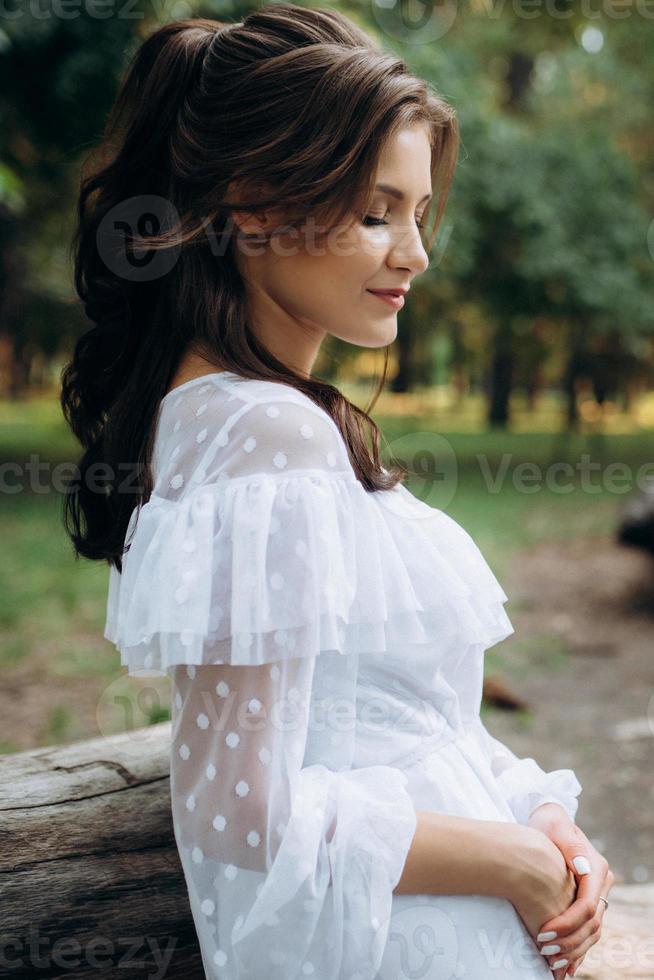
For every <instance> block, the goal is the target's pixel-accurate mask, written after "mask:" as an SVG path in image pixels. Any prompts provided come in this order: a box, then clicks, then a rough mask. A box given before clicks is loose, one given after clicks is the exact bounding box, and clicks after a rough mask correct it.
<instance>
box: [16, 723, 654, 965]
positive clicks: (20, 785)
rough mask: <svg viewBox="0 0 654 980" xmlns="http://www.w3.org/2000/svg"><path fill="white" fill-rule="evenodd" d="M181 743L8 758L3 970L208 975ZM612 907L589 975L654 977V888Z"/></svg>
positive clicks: (621, 896)
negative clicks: (176, 747)
mask: <svg viewBox="0 0 654 980" xmlns="http://www.w3.org/2000/svg"><path fill="white" fill-rule="evenodd" d="M169 745H170V722H164V723H162V724H158V725H152V726H151V727H149V728H142V729H137V730H135V731H132V732H125V733H123V734H120V735H114V736H111V737H108V738H106V737H102V738H96V739H90V740H87V741H81V742H74V743H72V744H70V745H64V746H56V747H51V748H46V749H36V750H34V749H32V750H29V751H27V752H18V753H15V754H13V755H7V756H3V757H2V760H1V767H2V783H1V786H0V821H1V824H0V826H1V839H2V843H3V846H2V848H1V849H0V874H1V875H2V877H1V878H0V881H1V882H2V886H1V892H2V926H1V927H0V936H1V939H0V976H3V977H4V976H10V977H15V978H19V980H37V978H38V980H40V978H44V980H45V978H62V977H67V978H78V977H79V978H90V977H92V976H94V977H95V976H98V975H99V974H105V975H109V976H112V977H114V976H118V977H120V978H121V980H132V978H140V980H142V978H149V980H160V978H163V977H166V978H167V980H177V978H180V980H181V978H183V980H204V976H205V974H204V970H203V967H202V960H201V957H200V952H199V947H198V943H197V937H196V933H195V928H194V925H193V919H192V917H191V912H190V908H189V904H188V898H187V893H186V884H185V881H184V875H183V872H182V868H181V864H180V862H179V857H178V853H177V847H176V844H175V839H174V835H173V826H172V818H171V813H170V783H169ZM609 901H610V908H609V909H608V910H607V912H606V914H605V917H604V926H603V932H602V940H601V942H600V943H598V944H597V945H596V946H594V947H592V949H591V950H590V952H589V953H588V955H587V957H586V960H585V961H584V964H583V966H582V968H581V970H580V971H578V972H577V976H578V977H584V978H592V980H609V978H610V980H615V978H616V977H618V976H619V977H620V978H638V980H643V978H646V977H647V978H654V937H653V936H652V929H651V923H652V922H653V921H654V885H615V886H614V888H613V890H612V891H611V894H610V898H609ZM253 980H255V978H253ZM256 980H259V978H256ZM398 980H403V978H398ZM479 980H481V978H479Z"/></svg>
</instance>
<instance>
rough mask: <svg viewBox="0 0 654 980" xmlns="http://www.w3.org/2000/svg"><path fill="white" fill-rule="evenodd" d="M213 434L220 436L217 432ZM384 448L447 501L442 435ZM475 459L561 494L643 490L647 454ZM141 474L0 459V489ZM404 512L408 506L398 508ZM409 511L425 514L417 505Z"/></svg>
mask: <svg viewBox="0 0 654 980" xmlns="http://www.w3.org/2000/svg"><path fill="white" fill-rule="evenodd" d="M216 438H217V439H220V434H219V433H218V434H217V435H216ZM206 445H207V452H208V453H209V454H210V453H211V451H212V446H213V441H212V440H207V443H206ZM387 448H388V450H389V452H386V453H384V463H385V464H387V466H388V463H389V461H390V462H393V461H395V462H397V463H399V464H400V465H401V466H402V467H404V468H405V469H406V470H407V471H408V477H407V479H408V481H409V482H410V485H411V493H412V496H413V497H415V498H416V499H417V500H419V501H424V502H426V501H427V500H429V502H430V504H431V505H432V506H434V507H440V508H445V507H447V505H448V504H450V503H451V502H452V500H453V499H454V496H455V494H456V490H457V486H458V479H459V462H458V457H457V453H456V450H455V449H454V447H453V445H452V443H451V442H450V441H449V440H448V439H447V438H446V436H443V435H441V434H439V433H436V432H408V433H406V434H404V435H402V436H398V437H397V438H396V439H393V440H391V441H390V442H388V444H387ZM475 459H476V461H477V465H478V467H479V474H480V476H481V478H482V480H483V484H484V487H485V489H486V491H487V492H488V493H489V494H498V493H502V492H503V491H504V490H506V489H507V486H508V485H510V487H511V488H512V489H513V491H515V492H517V493H525V494H534V493H538V492H542V491H548V492H550V493H556V494H567V493H572V492H573V491H575V490H577V491H579V490H581V491H582V492H583V493H588V494H592V495H598V494H616V495H620V496H624V495H625V494H627V493H629V492H630V491H632V490H640V491H642V492H651V485H652V482H653V481H654V460H651V461H650V460H647V461H645V462H643V463H640V464H639V465H638V466H632V465H631V464H629V463H623V462H620V461H619V460H612V461H609V462H607V461H605V460H597V459H595V460H594V459H593V458H592V456H591V454H590V453H581V454H580V455H579V457H578V458H577V459H575V460H574V461H571V460H570V459H564V460H563V459H562V460H551V461H550V462H548V463H546V464H543V463H539V462H536V461H534V460H526V459H524V458H518V459H515V457H514V454H513V453H502V454H501V455H500V456H499V457H496V456H489V455H488V454H486V453H475ZM141 474H142V471H141V468H140V466H139V464H134V463H120V464H119V465H118V467H114V466H112V465H111V464H110V463H104V462H97V463H93V464H91V465H90V466H89V467H88V468H87V469H86V470H85V472H84V475H83V476H82V474H81V472H80V469H79V466H78V464H77V463H74V462H72V461H70V462H62V463H51V462H50V461H49V460H44V459H42V458H41V456H40V454H38V453H30V454H29V458H28V460H27V461H23V462H17V461H14V460H5V461H4V462H3V463H0V494H3V493H6V494H18V493H23V492H28V493H36V494H47V493H52V492H55V493H68V492H77V491H79V489H80V488H81V487H83V488H84V489H85V490H86V491H87V492H89V493H99V494H101V495H103V496H107V495H108V494H115V495H117V496H121V495H123V494H128V495H130V496H132V497H134V498H136V497H138V496H140V495H141V494H142V493H143V491H144V485H143V482H142V480H140V479H139V476H140V475H141ZM253 479H254V477H253ZM257 479H260V480H263V481H265V480H270V479H274V477H273V476H271V475H269V474H262V475H261V476H260V477H257ZM216 480H218V482H219V484H220V485H225V484H227V483H229V479H228V478H222V477H221V476H220V474H219V473H218V474H217V475H216V477H215V478H214V479H212V478H211V476H210V474H208V473H207V474H206V480H205V482H204V483H203V482H199V483H198V490H199V491H202V490H203V489H206V490H207V492H210V490H211V487H212V486H213V484H214V483H215V482H216ZM386 505H387V506H389V507H390V508H391V509H392V508H393V507H394V506H399V507H401V506H402V504H401V502H400V501H397V502H395V501H391V500H388V501H386ZM403 512H404V510H403ZM405 516H407V517H409V516H411V514H410V513H409V512H405ZM415 516H416V517H424V516H427V515H426V512H424V511H421V512H416V514H415Z"/></svg>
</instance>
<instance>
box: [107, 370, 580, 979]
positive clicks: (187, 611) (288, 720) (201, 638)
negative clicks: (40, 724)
mask: <svg viewBox="0 0 654 980" xmlns="http://www.w3.org/2000/svg"><path fill="white" fill-rule="evenodd" d="M153 468H154V477H155V487H154V492H153V493H152V495H151V498H150V500H149V501H148V503H147V504H145V505H144V506H142V507H141V508H140V509H138V510H135V511H134V513H133V514H132V518H131V521H130V526H129V529H128V532H127V537H126V547H127V551H126V552H125V554H124V556H123V572H122V575H121V574H119V573H118V572H117V571H116V569H115V568H114V567H113V566H111V568H110V582H109V595H108V600H107V623H106V627H105V633H104V635H105V637H106V638H107V639H109V640H111V641H112V642H113V643H115V644H116V646H117V647H118V649H119V650H120V652H121V663H122V664H123V665H125V666H127V668H128V670H129V672H130V674H145V675H147V674H148V673H149V674H152V673H155V674H156V673H160V674H163V673H166V672H169V675H170V678H171V682H172V687H171V694H172V745H171V759H170V777H171V778H170V792H171V804H172V814H173V823H174V829H175V837H176V842H177V846H178V849H179V854H180V859H181V863H182V867H183V869H184V874H185V880H186V884H187V887H188V896H189V900H190V906H191V911H192V914H193V917H194V922H195V926H196V929H197V935H198V940H199V944H200V948H201V952H202V959H203V964H204V970H205V973H206V976H207V978H211V980H246V978H247V980H295V978H306V977H312V978H314V980H404V978H409V977H412V978H420V980H449V978H468V980H487V978H497V980H518V978H519V980H547V978H550V980H551V977H552V972H551V970H550V968H549V966H548V964H547V962H546V960H545V959H544V957H543V956H542V955H541V954H540V953H539V951H538V949H537V947H536V945H535V943H534V942H533V940H532V939H531V937H530V936H529V933H528V932H527V929H526V927H525V926H524V924H523V923H522V920H521V919H520V918H519V916H518V914H517V912H516V911H515V909H514V907H513V905H512V904H511V903H510V902H509V901H508V900H506V899H503V898H494V897H488V896H481V895H404V894H402V895H395V894H394V892H393V889H394V887H395V885H396V884H397V882H398V881H399V879H400V876H401V874H402V870H403V867H404V863H405V860H406V855H407V853H408V851H409V848H410V845H411V841H412V838H413V835H414V832H415V828H416V809H425V810H434V811H437V812H442V813H451V814H460V815H462V816H467V817H475V818H478V819H489V820H507V821H513V822H516V821H518V822H522V823H526V821H527V819H528V817H529V814H530V812H531V811H532V810H533V809H534V808H535V807H536V806H538V805H539V804H540V803H543V802H545V801H550V800H553V801H555V802H558V803H560V804H561V805H562V806H564V807H565V809H566V810H567V812H568V813H569V814H570V816H571V817H572V818H574V816H575V813H576V810H577V799H576V797H577V796H578V794H579V793H580V791H581V786H580V784H579V782H578V780H577V778H576V776H575V774H574V772H573V771H572V770H571V769H560V770H556V771H553V772H549V773H547V772H544V771H543V770H542V769H541V768H540V767H539V766H538V765H537V764H536V762H535V761H534V760H533V759H531V758H526V759H519V758H517V757H516V756H515V755H514V754H513V753H512V752H511V751H510V750H509V749H508V748H507V747H506V746H505V745H503V744H502V743H501V742H499V741H498V740H496V739H495V738H493V737H492V736H491V735H490V733H489V732H488V731H487V729H486V728H485V727H484V725H483V724H482V722H481V720H480V717H479V707H480V702H481V693H482V681H483V661H484V651H485V650H486V649H487V648H488V647H490V646H493V645H494V644H495V643H497V642H498V641H500V640H502V639H504V638H505V637H507V636H509V635H510V634H511V633H512V632H513V627H512V625H511V623H510V621H509V619H508V617H507V615H506V612H505V610H504V607H503V603H504V602H505V601H506V598H507V597H506V595H505V594H504V592H503V591H502V589H501V587H500V585H499V584H498V582H497V580H496V579H495V577H494V576H493V574H492V572H491V570H490V568H489V567H488V565H487V564H486V562H485V561H484V559H483V557H482V555H481V553H480V552H479V550H478V548H477V546H476V545H475V543H474V542H473V540H472V538H471V537H470V536H469V535H468V534H467V532H466V531H464V530H463V528H461V527H460V526H459V525H458V524H457V523H456V522H455V521H453V520H452V519H451V518H450V517H448V516H447V515H446V514H445V513H443V512H442V511H440V510H438V509H435V508H433V507H430V506H428V505H426V504H424V503H422V502H421V501H419V500H417V499H416V498H415V497H414V496H413V495H412V494H411V493H410V492H409V491H408V490H407V489H406V487H404V486H403V485H402V484H400V485H398V486H397V487H396V488H395V489H394V490H392V491H382V492H379V491H378V492H368V491H367V490H366V489H365V488H364V486H363V485H362V484H361V483H360V482H359V481H358V480H357V478H356V476H355V474H354V470H353V468H352V465H351V462H350V459H349V455H348V452H347V449H346V446H345V443H344V441H343V439H342V437H341V434H340V432H339V430H338V427H337V426H336V425H335V423H334V422H333V420H332V419H331V418H330V417H329V415H328V414H327V413H326V412H324V411H323V410H322V409H320V408H319V407H318V406H316V405H315V404H314V403H313V402H312V401H311V399H310V398H308V397H307V396H305V395H304V394H303V393H301V392H298V391H296V390H295V389H293V388H291V387H290V386H288V385H285V384H282V383H278V382H271V381H257V380H252V379H243V378H240V377H238V376H237V375H235V374H233V373H231V372H216V373H214V374H210V375H206V376H204V377H202V378H195V379H193V380H191V381H187V382H186V383H185V384H182V385H180V386H179V387H177V388H175V389H174V390H173V391H171V392H169V393H168V394H167V395H166V397H165V398H164V399H163V401H162V403H161V407H160V412H159V416H158V420H157V432H156V440H155V448H154V458H153Z"/></svg>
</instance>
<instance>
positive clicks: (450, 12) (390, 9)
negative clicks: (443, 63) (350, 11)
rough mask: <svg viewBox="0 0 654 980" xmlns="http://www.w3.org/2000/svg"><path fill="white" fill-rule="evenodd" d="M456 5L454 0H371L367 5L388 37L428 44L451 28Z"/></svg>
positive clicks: (404, 41)
mask: <svg viewBox="0 0 654 980" xmlns="http://www.w3.org/2000/svg"><path fill="white" fill-rule="evenodd" d="M458 6H459V5H458V0H441V2H440V3H434V2H433V0H429V2H427V3H425V2H419V3H413V4H407V3H406V2H404V0H373V2H372V4H371V9H372V15H373V17H374V19H375V21H376V23H377V25H378V26H379V27H380V29H381V30H382V31H383V32H384V34H386V35H387V36H388V37H392V38H395V39H396V40H398V41H402V42H403V43H404V44H430V43H432V42H433V41H438V40H439V39H440V38H442V37H444V36H445V35H446V34H447V33H448V31H449V30H450V29H451V27H452V25H453V24H454V21H455V20H456V16H457V12H458Z"/></svg>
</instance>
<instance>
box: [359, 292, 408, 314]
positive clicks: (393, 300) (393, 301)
mask: <svg viewBox="0 0 654 980" xmlns="http://www.w3.org/2000/svg"><path fill="white" fill-rule="evenodd" d="M366 292H368V293H370V295H371V296H376V297H377V299H381V300H382V301H383V302H384V303H388V305H389V306H392V307H393V309H394V310H401V309H402V307H403V306H404V296H403V295H402V292H401V291H400V290H394V291H393V292H391V291H388V292H387V291H385V290H383V289H367V290H366Z"/></svg>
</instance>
